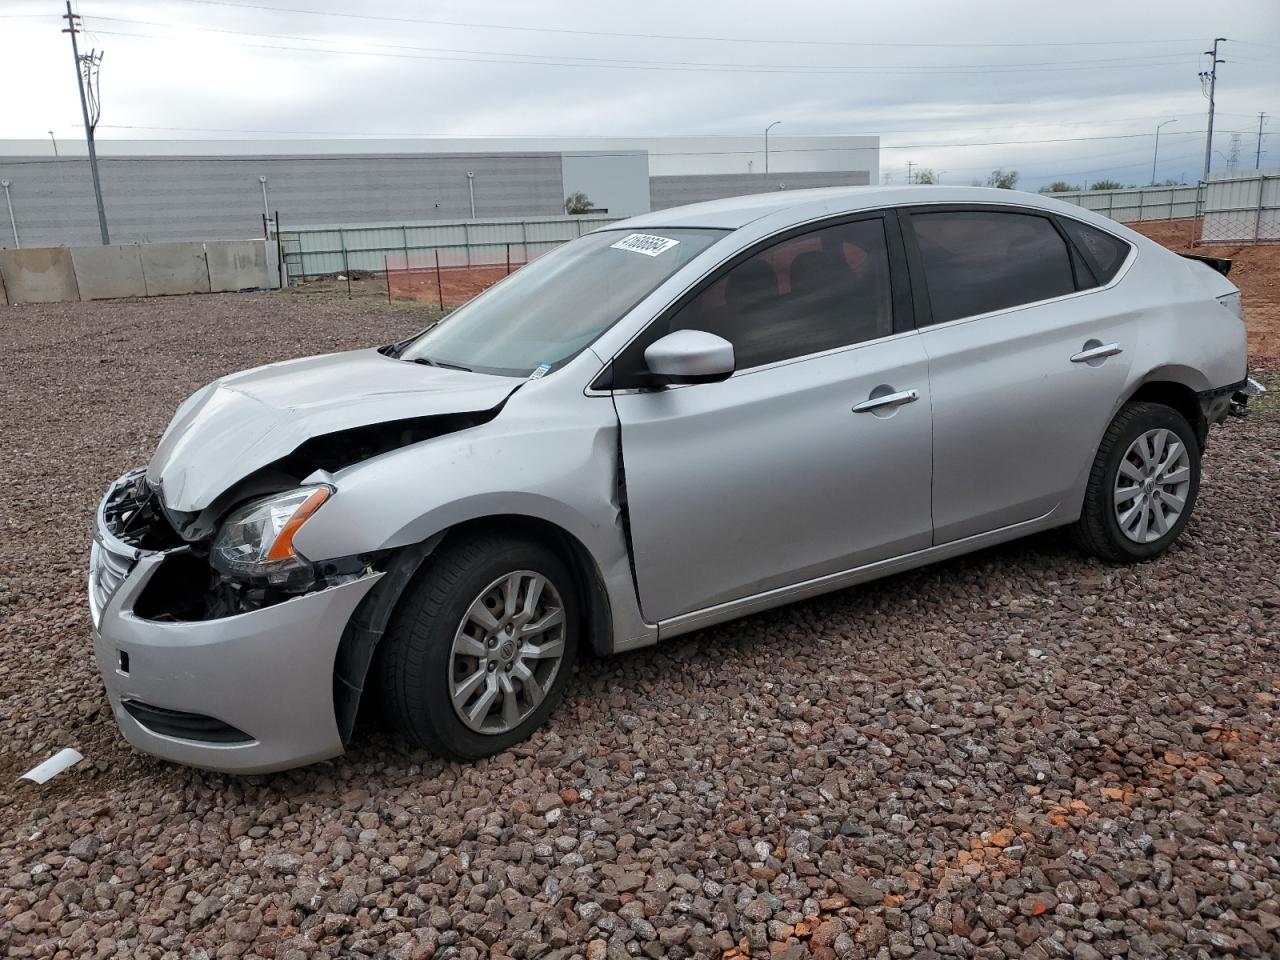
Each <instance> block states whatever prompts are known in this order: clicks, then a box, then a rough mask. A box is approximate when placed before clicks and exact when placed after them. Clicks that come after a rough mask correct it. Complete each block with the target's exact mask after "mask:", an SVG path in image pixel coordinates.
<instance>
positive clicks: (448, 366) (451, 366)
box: [413, 357, 474, 373]
mask: <svg viewBox="0 0 1280 960" xmlns="http://www.w3.org/2000/svg"><path fill="white" fill-rule="evenodd" d="M413 362H414V363H420V364H422V365H423V366H424V367H440V368H441V369H444V370H461V371H462V372H463V373H473V372H474V371H473V370H472V369H471V368H470V367H464V366H463V365H462V364H460V363H450V362H449V361H447V360H432V359H431V358H430V357H414V358H413Z"/></svg>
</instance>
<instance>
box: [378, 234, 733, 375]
mask: <svg viewBox="0 0 1280 960" xmlns="http://www.w3.org/2000/svg"><path fill="white" fill-rule="evenodd" d="M725 233H726V231H724V230H711V229H694V228H682V229H673V230H660V229H652V230H648V231H643V232H640V231H627V230H607V231H603V232H600V233H591V234H588V235H587V236H585V237H581V238H580V239H578V240H574V241H572V242H570V243H566V244H565V245H564V246H562V247H557V248H556V249H555V250H553V251H551V252H550V253H547V254H544V255H543V256H541V257H539V258H538V259H537V260H534V261H533V262H532V263H530V264H529V265H528V266H525V267H522V268H521V269H520V270H517V271H516V272H515V273H513V274H511V276H509V277H507V278H505V279H503V280H502V281H501V282H500V283H497V284H495V285H494V286H492V287H490V288H489V289H488V290H486V291H485V292H484V293H482V294H481V295H480V296H478V297H476V298H475V299H474V300H472V301H471V302H470V303H468V304H466V305H465V306H463V307H460V308H459V309H457V310H455V311H454V312H453V313H451V314H449V316H448V317H446V318H445V319H444V320H442V321H441V322H440V323H438V324H436V326H434V327H432V328H431V329H429V330H427V331H426V332H425V333H423V334H422V335H421V336H419V337H418V338H417V339H416V340H414V341H413V342H412V343H410V344H409V346H407V347H406V348H405V349H404V351H403V352H402V353H401V354H400V357H401V359H403V360H417V361H419V362H422V363H435V364H439V365H440V366H446V367H462V368H465V369H467V370H474V371H475V372H477V373H490V374H497V375H499V376H510V377H527V376H529V375H530V374H532V373H533V372H534V371H536V370H538V369H540V368H541V369H542V370H543V372H544V373H546V372H549V371H551V370H554V369H555V368H556V367H557V366H558V365H560V364H563V363H565V362H566V361H567V360H570V359H572V358H573V357H574V356H576V355H577V354H578V353H579V352H580V351H582V350H583V349H584V348H585V347H586V346H587V345H588V344H590V343H591V342H592V341H593V340H595V338H596V337H598V336H599V335H600V334H601V333H603V332H604V331H605V330H607V329H608V328H609V327H611V326H613V324H614V323H616V322H617V321H618V320H619V319H620V318H621V317H622V316H623V314H625V313H626V312H627V311H628V310H630V309H631V308H632V307H634V306H635V305H636V304H637V303H639V302H640V301H641V300H642V299H644V298H645V297H646V296H648V295H649V294H650V293H652V292H653V290H654V289H655V288H656V287H657V286H658V285H659V284H660V283H662V281H664V280H666V279H667V278H668V277H669V276H671V275H672V274H673V273H675V272H676V271H677V270H678V269H680V268H681V267H682V266H684V265H685V264H686V263H688V262H689V261H690V260H692V259H693V258H694V257H695V256H697V255H698V254H699V253H701V252H702V251H703V250H705V249H706V248H707V247H709V246H710V245H711V244H712V243H714V242H715V241H716V240H718V239H720V238H721V237H723V236H724V235H725Z"/></svg>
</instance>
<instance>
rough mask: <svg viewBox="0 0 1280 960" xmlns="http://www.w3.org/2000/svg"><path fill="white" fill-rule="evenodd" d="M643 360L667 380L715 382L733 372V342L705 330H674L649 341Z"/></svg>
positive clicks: (658, 375) (656, 374)
mask: <svg viewBox="0 0 1280 960" xmlns="http://www.w3.org/2000/svg"><path fill="white" fill-rule="evenodd" d="M644 361H645V363H646V364H647V365H648V367H649V372H650V373H652V374H653V375H654V376H656V377H662V378H664V379H665V380H666V382H667V383H716V382H718V381H720V380H727V379H729V377H731V376H733V371H734V359H733V344H732V343H730V342H729V341H728V340H726V339H724V337H717V336H716V335H715V334H714V333H707V332H706V331H705V330H677V331H676V332H675V333H669V334H667V335H666V336H665V337H663V338H662V339H661V340H656V341H654V342H653V343H651V344H649V347H648V349H646V350H645V352H644Z"/></svg>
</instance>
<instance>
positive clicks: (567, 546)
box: [333, 515, 613, 743]
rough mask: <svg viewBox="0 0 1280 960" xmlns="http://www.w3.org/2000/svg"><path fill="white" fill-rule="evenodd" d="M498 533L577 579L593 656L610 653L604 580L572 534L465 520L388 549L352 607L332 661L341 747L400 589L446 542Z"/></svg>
mask: <svg viewBox="0 0 1280 960" xmlns="http://www.w3.org/2000/svg"><path fill="white" fill-rule="evenodd" d="M493 530H498V531H500V532H501V533H503V534H504V535H508V536H512V535H514V536H526V537H528V538H530V539H532V540H536V541H538V542H540V543H545V544H547V545H549V546H550V547H551V548H552V549H553V550H555V551H556V553H558V554H559V555H560V556H561V557H562V558H563V559H564V560H565V561H566V562H567V563H568V564H569V567H570V569H571V570H572V571H573V575H574V577H575V578H576V579H577V585H578V588H579V591H578V595H579V596H580V597H582V598H583V601H584V603H585V605H586V609H585V610H584V611H583V626H584V628H585V629H586V631H587V633H588V635H589V636H590V638H591V643H592V647H593V649H594V650H595V652H596V653H598V654H600V655H602V656H607V655H608V654H610V653H612V652H613V613H612V608H611V606H610V604H609V595H608V593H607V591H606V589H605V586H604V578H603V577H602V576H601V575H600V572H599V570H598V569H597V568H596V564H595V561H594V560H593V559H592V558H591V554H590V553H589V552H588V551H587V548H586V547H585V546H583V545H582V543H581V542H580V541H579V540H578V539H577V538H576V537H574V536H573V535H572V534H570V533H568V532H567V531H565V530H563V529H562V528H560V527H558V526H556V525H555V524H553V523H550V522H548V521H545V520H540V519H538V518H536V517H529V516H522V515H511V516H491V517H481V518H478V519H475V520H468V521H465V522H463V523H460V524H458V525H456V526H453V527H450V528H449V529H447V530H443V531H441V532H440V533H437V534H435V535H434V536H432V537H430V538H429V539H427V540H425V541H423V542H422V543H417V544H412V545H410V546H407V547H402V548H400V549H398V550H395V551H393V552H392V553H391V554H390V556H389V558H388V560H387V565H386V575H385V576H384V577H383V578H382V580H381V581H379V582H378V584H377V585H375V586H374V588H373V589H372V590H371V591H369V594H368V596H366V597H365V598H364V599H363V600H362V601H361V602H360V606H358V607H357V608H356V612H355V614H354V615H353V616H352V617H351V620H350V622H348V624H347V627H346V629H345V630H344V631H343V634H342V639H341V641H340V642H339V644H338V652H337V655H336V657H335V659H334V669H333V706H334V716H335V718H336V719H337V722H338V732H339V734H340V735H341V737H342V740H343V742H344V743H346V742H348V741H349V740H350V738H351V734H352V731H353V730H354V729H355V723H356V716H357V714H358V712H359V708H360V700H361V697H362V695H363V693H364V689H365V683H366V680H367V678H368V674H369V666H370V664H371V663H372V662H373V658H374V655H375V653H376V652H377V647H378V644H379V643H380V642H381V640H382V636H383V634H384V633H385V632H386V629H387V624H388V623H389V622H390V620H391V615H392V614H393V613H394V612H395V609H396V606H397V605H398V604H399V602H400V599H401V597H402V596H403V595H404V592H405V590H406V589H407V588H408V587H409V585H410V583H411V582H412V581H413V579H414V577H415V576H416V575H417V574H418V572H419V571H420V570H421V569H422V567H423V566H424V564H426V563H428V562H430V556H431V554H432V553H434V552H435V551H436V549H437V548H438V547H439V546H440V544H441V543H442V542H444V541H445V540H446V539H451V538H455V537H468V536H474V535H478V534H480V533H481V532H485V531H493Z"/></svg>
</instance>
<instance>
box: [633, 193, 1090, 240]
mask: <svg viewBox="0 0 1280 960" xmlns="http://www.w3.org/2000/svg"><path fill="white" fill-rule="evenodd" d="M921 203H995V204H1005V205H1014V206H1020V207H1033V208H1040V209H1044V210H1055V211H1057V212H1065V211H1066V210H1072V211H1073V212H1075V213H1077V214H1078V213H1079V212H1080V211H1079V208H1072V207H1070V206H1069V205H1068V204H1064V203H1063V202H1062V201H1060V200H1054V199H1053V198H1051V197H1043V196H1040V195H1039V194H1035V193H1023V192H1022V191H1020V190H997V189H993V188H989V187H952V186H945V185H943V186H935V185H924V184H921V185H918V186H903V187H882V186H868V187H819V188H816V189H812V190H785V189H783V190H774V191H772V192H771V193H755V194H749V195H747V196H742V197H727V198H726V199H723V200H708V201H706V202H704V203H691V204H689V205H687V206H683V207H669V208H668V209H666V210H657V211H654V212H653V213H645V214H641V215H640V216H637V217H632V218H631V219H629V220H623V221H621V222H620V223H611V224H609V226H608V229H610V230H618V229H631V228H645V227H647V228H657V227H718V228H720V229H725V230H736V229H738V228H739V227H743V226H746V225H747V224H748V223H751V222H752V221H754V220H759V219H760V218H761V217H767V216H771V215H773V214H780V215H785V214H787V213H791V214H792V217H791V218H790V219H792V220H794V222H796V223H803V222H805V221H808V220H812V219H813V218H814V217H817V216H831V215H839V214H841V213H856V212H857V211H859V210H869V209H877V208H880V207H888V206H903V205H906V204H921ZM778 219H779V220H781V221H785V220H787V219H788V218H787V217H786V216H779V217H778Z"/></svg>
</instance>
